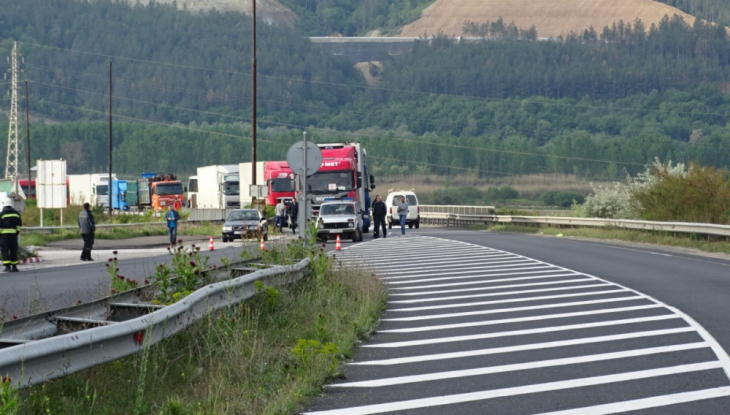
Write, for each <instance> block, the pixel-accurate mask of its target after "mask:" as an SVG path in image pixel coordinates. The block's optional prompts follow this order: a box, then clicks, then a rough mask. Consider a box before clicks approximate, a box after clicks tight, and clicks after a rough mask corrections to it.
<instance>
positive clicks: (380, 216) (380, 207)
mask: <svg viewBox="0 0 730 415" xmlns="http://www.w3.org/2000/svg"><path fill="white" fill-rule="evenodd" d="M387 214H388V207H387V206H385V202H383V199H381V198H380V195H376V196H375V202H373V222H374V223H375V225H374V226H375V229H373V231H374V232H373V237H374V238H379V237H380V228H381V227H382V228H383V238H387V237H388V236H387V235H388V232H387V231H386V230H385V215H387Z"/></svg>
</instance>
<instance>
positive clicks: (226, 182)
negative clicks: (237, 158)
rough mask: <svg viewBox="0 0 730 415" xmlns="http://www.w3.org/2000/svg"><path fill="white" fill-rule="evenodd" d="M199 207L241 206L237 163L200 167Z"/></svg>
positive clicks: (221, 207) (198, 175)
mask: <svg viewBox="0 0 730 415" xmlns="http://www.w3.org/2000/svg"><path fill="white" fill-rule="evenodd" d="M197 177H198V182H197V183H198V194H197V205H198V208H199V209H226V208H238V207H241V196H240V189H239V187H240V186H239V167H238V165H237V164H229V165H216V166H206V167H198V174H197Z"/></svg>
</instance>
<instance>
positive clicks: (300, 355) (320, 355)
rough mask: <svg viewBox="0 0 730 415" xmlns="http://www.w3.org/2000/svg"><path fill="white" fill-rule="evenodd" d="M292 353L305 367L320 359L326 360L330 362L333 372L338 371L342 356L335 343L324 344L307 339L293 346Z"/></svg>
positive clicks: (300, 340)
mask: <svg viewBox="0 0 730 415" xmlns="http://www.w3.org/2000/svg"><path fill="white" fill-rule="evenodd" d="M292 354H293V355H294V357H295V358H296V359H297V363H298V364H300V365H301V366H303V367H305V368H309V367H311V366H313V365H314V364H316V363H317V361H319V360H325V361H327V362H329V368H330V371H331V372H332V374H334V373H335V372H336V371H337V366H338V364H339V362H340V356H341V354H340V353H339V351H338V350H337V345H335V344H334V343H325V344H322V343H320V342H318V341H317V340H305V339H299V340H298V341H297V345H296V346H295V347H293V348H292Z"/></svg>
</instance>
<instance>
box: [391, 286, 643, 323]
mask: <svg viewBox="0 0 730 415" xmlns="http://www.w3.org/2000/svg"><path fill="white" fill-rule="evenodd" d="M639 300H641V301H649V300H647V299H646V297H643V296H639V295H636V294H634V293H633V292H632V293H631V296H628V297H619V298H605V299H602V300H589V301H575V302H572V303H558V304H544V305H534V306H528V307H511V308H498V309H494V310H481V311H465V312H463V313H450V314H432V315H426V316H414V317H399V318H384V319H382V321H423V320H437V319H442V318H455V317H467V316H483V315H488V314H501V313H515V312H518V311H531V310H545V309H548V308H562V307H577V306H582V305H591V304H603V303H616V302H623V301H639Z"/></svg>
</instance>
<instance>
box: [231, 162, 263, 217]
mask: <svg viewBox="0 0 730 415" xmlns="http://www.w3.org/2000/svg"><path fill="white" fill-rule="evenodd" d="M265 164H266V162H265V161H259V162H257V163H256V183H253V180H251V179H252V177H251V173H252V171H251V162H248V163H239V164H238V171H239V172H240V173H239V176H240V178H241V184H240V187H241V206H249V205H250V204H251V201H252V199H253V198H252V197H251V189H250V187H249V186H251V185H252V184H258V185H264V184H266V180H264V165H265Z"/></svg>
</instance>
